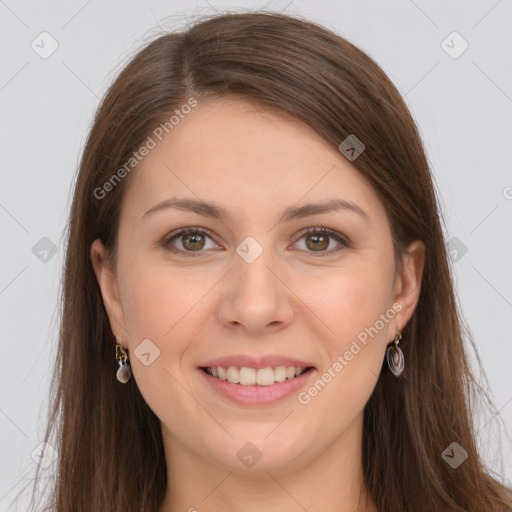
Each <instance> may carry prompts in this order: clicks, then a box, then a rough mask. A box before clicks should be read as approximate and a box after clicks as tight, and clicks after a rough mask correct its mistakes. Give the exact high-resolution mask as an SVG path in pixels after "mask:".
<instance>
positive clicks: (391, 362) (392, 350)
mask: <svg viewBox="0 0 512 512" xmlns="http://www.w3.org/2000/svg"><path fill="white" fill-rule="evenodd" d="M401 339H402V333H401V332H400V331H399V330H398V329H397V330H396V333H395V341H394V345H390V346H389V347H388V349H387V351H386V357H387V360H388V366H389V369H390V370H391V372H392V373H393V375H394V376H395V377H400V375H402V373H403V371H404V365H405V360H404V353H403V352H402V351H401V350H400V347H399V346H398V343H399V341H400V340H401Z"/></svg>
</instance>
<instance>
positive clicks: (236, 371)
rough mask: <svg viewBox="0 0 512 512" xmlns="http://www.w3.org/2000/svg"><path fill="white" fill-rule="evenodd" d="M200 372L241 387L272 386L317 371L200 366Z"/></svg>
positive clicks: (288, 367)
mask: <svg viewBox="0 0 512 512" xmlns="http://www.w3.org/2000/svg"><path fill="white" fill-rule="evenodd" d="M199 369H200V370H202V371H203V372H204V373H206V374H208V375H210V377H214V378H216V379H218V380H221V381H227V382H229V383H231V384H238V385H239V386H272V385H273V384H276V383H280V382H284V381H287V380H293V379H296V378H297V377H300V376H301V375H304V374H306V373H309V372H311V371H313V370H314V369H315V367H314V366H306V367H300V366H276V367H272V366H267V367H265V368H251V367H247V366H242V367H240V368H239V367H236V366H200V367H199Z"/></svg>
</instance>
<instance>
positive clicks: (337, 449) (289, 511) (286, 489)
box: [160, 415, 376, 512]
mask: <svg viewBox="0 0 512 512" xmlns="http://www.w3.org/2000/svg"><path fill="white" fill-rule="evenodd" d="M162 432H163V437H164V446H165V451H166V459H167V493H166V496H165V500H164V503H163V505H162V507H161V509H160V512H183V511H188V512H221V511H222V512H225V511H226V510H237V511H240V510H243V511H244V512H260V511H261V510H265V511H266V512H274V511H275V512H277V511H279V512H296V511H297V510H300V509H301V508H302V509H303V510H308V512H320V511H322V512H363V511H364V512H376V508H375V506H374V504H373V502H372V500H371V499H370V498H369V496H368V494H367V492H366V488H365V485H364V479H363V475H362V463H361V461H362V457H361V437H362V415H361V416H360V417H358V418H357V420H356V421H355V422H354V423H353V424H352V425H351V426H350V427H349V428H348V429H347V430H346V431H345V432H344V433H343V436H342V437H340V438H338V439H337V440H336V442H335V443H331V444H330V445H329V446H321V441H319V444H318V445H317V446H316V447H315V448H316V450H317V452H318V454H317V455H316V456H315V455H309V456H308V455H307V454H304V455H303V456H301V457H300V461H299V457H297V458H295V459H294V461H292V462H291V463H290V464H287V465H286V467H273V468H263V469H258V465H255V466H254V467H253V468H251V469H247V470H242V469H240V468H239V467H229V466H223V465H221V464H219V463H217V462H215V461H212V460H211V459H207V458H206V457H205V456H204V455H203V454H201V453H198V452H197V450H196V451H194V450H190V449H188V448H187V447H186V446H184V445H183V444H181V443H179V442H178V440H177V439H176V438H174V437H173V436H172V435H171V434H170V433H169V432H168V431H166V429H165V428H164V427H163V430H162Z"/></svg>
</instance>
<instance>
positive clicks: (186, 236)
mask: <svg viewBox="0 0 512 512" xmlns="http://www.w3.org/2000/svg"><path fill="white" fill-rule="evenodd" d="M205 238H209V239H210V240H212V238H211V236H210V235H209V234H208V232H207V231H206V230H205V229H202V228H183V229H180V230H178V231H177V232H175V233H173V234H172V236H171V237H168V238H166V239H165V240H164V242H163V245H164V247H165V248H167V249H169V250H170V251H171V252H175V253H180V254H183V255H184V256H196V254H194V253H195V252H199V253H200V252H202V249H213V248H214V247H207V244H206V241H205ZM174 240H178V243H179V245H181V248H179V247H176V246H174V245H173V243H172V242H173V241H174ZM212 241H213V240H212ZM214 246H215V247H217V246H216V245H215V244H214Z"/></svg>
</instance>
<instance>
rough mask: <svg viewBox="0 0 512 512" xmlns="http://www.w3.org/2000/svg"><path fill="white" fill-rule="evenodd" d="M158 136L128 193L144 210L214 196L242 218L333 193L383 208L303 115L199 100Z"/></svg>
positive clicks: (131, 204)
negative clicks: (166, 202)
mask: <svg viewBox="0 0 512 512" xmlns="http://www.w3.org/2000/svg"><path fill="white" fill-rule="evenodd" d="M153 139H154V141H155V146H154V148H153V149H151V150H150V151H149V153H148V154H147V155H146V156H145V157H144V158H143V159H142V161H141V162H140V163H139V164H138V165H137V167H136V169H135V171H133V174H132V176H131V177H130V179H131V184H130V187H129V189H128V190H127V192H126V197H125V200H124V204H125V206H126V207H127V208H129V209H130V210H132V211H134V212H136V214H137V216H138V217H139V218H140V216H142V215H143V214H144V212H146V211H147V210H148V209H149V208H151V207H153V206H154V205H155V204H157V203H158V202H161V201H164V200H166V199H169V198H171V197H173V196H179V197H184V196H185V197H190V198H195V199H204V200H211V201H212V202H215V203H218V204H222V205H225V206H226V208H228V209H229V210H230V211H233V213H234V215H235V216H237V218H241V217H244V216H251V215H254V214H255V213H256V212H257V213H258V214H259V215H261V213H262V208H264V209H265V211H268V212H271V211H273V210H279V211H282V209H283V208H282V207H283V206H291V205H294V204H300V203H301V202H308V203H310V202H313V201H315V200H320V199H325V198H326V197H329V198H333V197H342V198H344V199H347V200H351V201H354V202H358V203H359V204H361V206H363V205H364V207H365V209H366V210H367V211H368V210H369V213H371V211H372V210H373V213H374V214H379V213H383V212H384V210H383V206H382V205H381V204H380V201H379V198H378V196H377V195H376V192H375V191H374V189H373V187H372V186H371V185H370V184H369V182H368V181H367V180H366V179H365V178H364V177H363V176H362V175H361V174H360V173H359V172H358V171H357V170H356V169H355V167H354V166H353V165H351V164H350V162H349V161H348V160H347V159H346V158H345V157H344V156H343V155H341V153H340V152H339V151H338V150H337V148H333V147H332V146H331V145H330V144H328V143H327V142H326V141H325V140H323V139H322V138H321V137H320V136H319V135H318V134H317V133H316V132H315V131H314V130H312V129H311V128H310V127H309V126H307V125H306V124H305V123H303V122H301V121H300V120H297V119H295V118H293V117H292V116H290V115H286V114H282V113H281V112H277V111H274V110H270V109H267V108H264V107H262V106H260V105H258V104H255V103H252V102H248V101H245V100H242V99H238V98H224V99H215V100H208V101H205V102H202V103H201V102H199V104H198V106H197V107H195V108H194V109H193V110H192V111H191V112H190V113H189V114H187V115H186V116H184V117H183V118H182V119H180V120H179V122H178V123H177V124H176V125H174V127H173V128H172V129H171V130H169V133H168V134H165V135H163V136H162V137H161V140H158V139H157V138H155V137H154V136H153ZM283 203H286V204H283Z"/></svg>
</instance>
